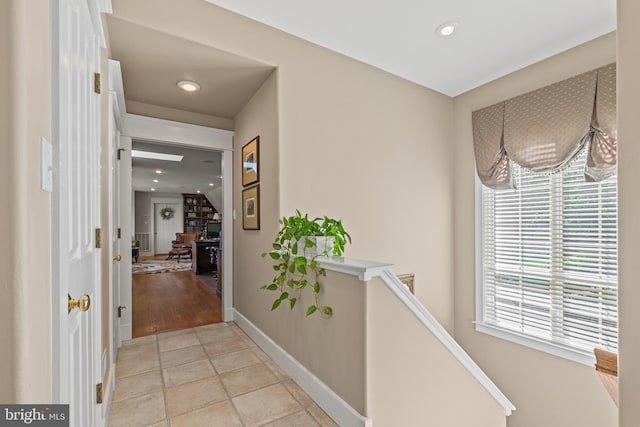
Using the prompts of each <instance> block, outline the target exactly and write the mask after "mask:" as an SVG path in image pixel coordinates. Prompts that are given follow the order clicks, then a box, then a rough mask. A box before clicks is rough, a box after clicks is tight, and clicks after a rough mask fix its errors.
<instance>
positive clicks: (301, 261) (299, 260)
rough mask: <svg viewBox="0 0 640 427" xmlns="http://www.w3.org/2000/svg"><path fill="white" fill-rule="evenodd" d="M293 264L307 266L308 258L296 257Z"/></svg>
mask: <svg viewBox="0 0 640 427" xmlns="http://www.w3.org/2000/svg"><path fill="white" fill-rule="evenodd" d="M293 262H295V263H296V264H302V265H306V264H307V258H306V257H303V256H298V257H295V259H294V260H293Z"/></svg>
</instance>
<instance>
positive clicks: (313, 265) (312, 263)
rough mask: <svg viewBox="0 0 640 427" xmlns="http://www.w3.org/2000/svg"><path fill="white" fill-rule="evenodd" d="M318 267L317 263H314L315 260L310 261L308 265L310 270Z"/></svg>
mask: <svg viewBox="0 0 640 427" xmlns="http://www.w3.org/2000/svg"><path fill="white" fill-rule="evenodd" d="M317 265H318V263H317V262H316V260H315V259H314V260H313V261H311V263H310V264H309V267H311V269H312V270H315V269H316V266H317Z"/></svg>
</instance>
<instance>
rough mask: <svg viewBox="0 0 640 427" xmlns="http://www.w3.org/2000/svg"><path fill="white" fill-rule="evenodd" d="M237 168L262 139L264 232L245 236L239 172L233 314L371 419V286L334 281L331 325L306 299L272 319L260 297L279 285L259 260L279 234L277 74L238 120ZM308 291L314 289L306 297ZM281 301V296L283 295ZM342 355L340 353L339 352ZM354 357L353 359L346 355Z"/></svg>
mask: <svg viewBox="0 0 640 427" xmlns="http://www.w3.org/2000/svg"><path fill="white" fill-rule="evenodd" d="M235 123H236V131H235V135H234V157H235V158H234V163H235V164H239V163H240V158H241V157H240V153H241V152H242V146H243V145H244V144H246V143H247V142H249V141H250V140H252V139H253V138H254V137H255V136H256V135H259V136H260V147H259V154H260V216H261V218H260V222H261V227H260V230H259V231H248V230H243V229H242V216H241V215H242V214H241V208H239V207H240V206H242V202H241V195H242V179H241V172H242V170H241V169H240V168H236V169H235V170H234V205H235V206H236V209H237V211H238V220H236V222H235V223H234V262H235V265H236V268H235V269H234V307H235V308H236V310H238V311H239V312H240V313H241V314H242V315H244V316H245V317H246V318H248V319H249V320H250V321H251V322H252V323H254V324H255V325H257V326H258V327H259V328H260V329H261V330H262V331H263V332H265V333H266V334H267V335H269V336H270V337H271V338H272V339H273V340H274V341H275V342H277V343H278V344H279V345H280V346H281V347H283V348H284V349H285V350H286V351H287V352H288V353H289V354H291V355H292V356H293V357H295V358H296V360H298V361H299V362H300V363H302V364H303V365H304V366H305V367H306V368H307V369H309V370H310V371H311V372H313V373H314V374H315V375H316V376H317V377H318V378H320V379H321V380H322V381H323V382H324V383H325V384H327V385H329V387H331V389H332V390H334V391H335V392H336V393H338V394H339V395H340V396H341V397H342V398H343V399H344V400H345V401H347V402H348V403H349V404H351V405H352V406H353V407H354V408H355V409H356V410H358V411H361V412H362V411H364V386H363V384H364V363H363V360H364V283H363V282H361V281H359V280H357V279H356V278H354V277H351V276H345V275H343V274H337V273H329V276H328V277H326V278H325V280H324V281H323V284H324V285H325V286H324V288H323V289H324V290H323V299H322V301H325V302H326V303H327V304H330V305H332V306H333V309H334V310H335V315H334V316H333V318H332V319H331V320H327V319H325V318H323V317H321V316H320V315H319V314H318V315H315V316H313V317H310V318H305V316H304V311H306V307H307V306H308V305H310V304H311V302H310V301H311V300H312V298H309V295H308V294H307V293H305V294H303V296H302V298H301V299H300V301H299V302H298V305H297V307H296V310H295V311H293V312H292V311H290V310H289V309H288V308H287V307H285V306H284V305H283V307H281V308H280V309H279V310H277V311H274V312H272V311H270V308H271V304H272V303H273V300H274V299H275V297H276V293H275V292H270V291H265V290H261V289H259V287H260V286H261V285H263V284H267V283H269V282H270V280H271V278H272V277H273V273H274V271H273V269H272V268H271V265H272V263H271V262H270V261H269V260H270V258H268V259H267V258H265V259H263V258H261V257H260V254H261V253H262V252H264V251H267V250H269V249H270V247H271V243H272V241H273V238H274V236H275V234H277V232H278V228H279V227H278V215H279V209H278V200H279V190H278V170H279V167H278V166H279V164H280V163H279V148H278V140H279V138H278V70H276V71H274V72H273V73H272V74H271V76H269V78H268V79H267V80H266V81H265V83H264V84H263V85H262V87H261V88H260V89H259V90H258V91H257V92H256V94H255V95H254V96H253V97H252V99H251V100H250V101H249V103H248V104H247V105H246V106H245V107H244V108H243V110H242V111H241V112H240V113H239V114H238V116H237V117H236V119H235ZM307 291H309V289H307ZM278 295H279V294H278ZM337 349H340V350H337ZM345 349H348V351H345Z"/></svg>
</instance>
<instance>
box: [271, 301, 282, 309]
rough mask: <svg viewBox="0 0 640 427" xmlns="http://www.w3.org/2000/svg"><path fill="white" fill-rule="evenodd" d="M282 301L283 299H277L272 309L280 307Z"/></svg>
mask: <svg viewBox="0 0 640 427" xmlns="http://www.w3.org/2000/svg"><path fill="white" fill-rule="evenodd" d="M281 302H282V300H280V299H277V300H275V301H274V302H273V305H272V306H271V311H273V310H275V309H276V308H278V307H279V306H280V303H281Z"/></svg>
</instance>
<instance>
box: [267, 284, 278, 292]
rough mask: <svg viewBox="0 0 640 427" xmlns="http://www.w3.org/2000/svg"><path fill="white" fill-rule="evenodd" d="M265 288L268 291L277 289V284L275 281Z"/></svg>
mask: <svg viewBox="0 0 640 427" xmlns="http://www.w3.org/2000/svg"><path fill="white" fill-rule="evenodd" d="M267 289H268V290H270V291H275V290H277V289H278V285H276V284H275V283H272V284H270V285H269V286H267Z"/></svg>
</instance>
